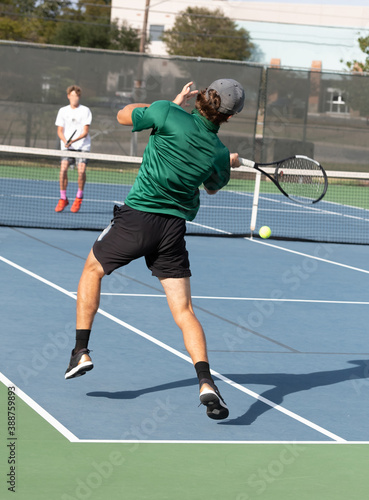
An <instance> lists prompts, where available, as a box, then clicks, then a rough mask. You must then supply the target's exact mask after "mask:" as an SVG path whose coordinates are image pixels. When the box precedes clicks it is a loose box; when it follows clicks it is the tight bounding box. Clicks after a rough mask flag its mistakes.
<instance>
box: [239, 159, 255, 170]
mask: <svg viewBox="0 0 369 500" xmlns="http://www.w3.org/2000/svg"><path fill="white" fill-rule="evenodd" d="M238 161H239V162H240V163H241V165H243V166H244V167H250V168H254V166H255V162H254V161H251V160H246V158H240V157H239V158H238Z"/></svg>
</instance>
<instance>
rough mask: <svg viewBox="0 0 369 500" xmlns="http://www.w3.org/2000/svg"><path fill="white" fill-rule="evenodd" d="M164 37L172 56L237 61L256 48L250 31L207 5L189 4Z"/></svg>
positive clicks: (248, 55)
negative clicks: (251, 39)
mask: <svg viewBox="0 0 369 500" xmlns="http://www.w3.org/2000/svg"><path fill="white" fill-rule="evenodd" d="M162 40H163V41H164V42H165V44H166V47H167V51H168V53H169V54H170V55H182V56H192V57H207V58H215V59H231V60H237V61H244V60H247V59H248V58H249V57H250V56H251V52H252V49H253V47H254V46H253V44H252V43H251V41H250V36H249V33H248V32H247V31H246V30H245V29H243V28H237V26H236V23H235V22H234V21H232V20H231V19H230V18H229V17H226V16H225V15H224V13H223V12H222V11H221V10H220V9H216V10H214V11H211V10H209V9H206V8H203V7H188V8H187V9H186V10H185V11H184V12H180V13H179V14H178V16H177V17H176V20H175V23H174V26H173V28H172V29H171V30H167V31H165V32H164V34H163V36H162Z"/></svg>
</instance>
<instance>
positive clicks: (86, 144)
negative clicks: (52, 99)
mask: <svg viewBox="0 0 369 500" xmlns="http://www.w3.org/2000/svg"><path fill="white" fill-rule="evenodd" d="M91 121H92V114H91V111H90V110H89V108H88V107H87V106H83V105H82V104H80V105H79V106H78V108H74V109H73V108H71V106H70V105H68V106H64V107H63V108H60V109H59V111H58V115H57V117H56V121H55V125H56V126H57V127H63V128H64V136H65V138H66V139H67V140H68V139H69V138H70V136H71V135H72V134H73V132H74V131H75V130H76V133H75V134H74V138H76V137H78V136H79V135H80V134H81V133H82V131H83V127H84V125H91ZM60 148H61V149H62V150H66V149H68V148H66V147H65V146H64V143H63V141H60ZM90 148H91V137H90V134H87V136H86V137H84V138H83V139H80V140H79V141H77V142H73V144H72V145H71V147H70V148H69V149H72V150H73V149H74V150H76V149H79V150H81V151H90Z"/></svg>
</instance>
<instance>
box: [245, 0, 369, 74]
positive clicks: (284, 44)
mask: <svg viewBox="0 0 369 500" xmlns="http://www.w3.org/2000/svg"><path fill="white" fill-rule="evenodd" d="M241 1H243V2H245V3H247V2H248V1H250V2H259V3H289V4H294V5H296V4H315V5H332V6H334V5H343V6H363V7H368V6H369V0H305V1H304V0H302V1H301V0H241ZM238 24H239V25H240V26H242V27H244V28H245V29H247V30H248V31H249V33H250V35H251V38H252V41H253V42H254V43H255V44H256V45H257V47H258V49H259V50H258V59H257V61H258V62H262V63H264V64H268V63H270V61H271V59H272V58H273V59H280V60H281V64H282V66H291V67H297V68H306V69H308V68H310V67H311V63H312V61H315V60H318V61H322V69H323V70H326V71H328V70H332V71H345V70H347V67H346V65H345V62H347V61H353V60H358V61H361V62H364V61H365V54H364V53H363V52H362V51H361V50H360V48H359V44H358V38H359V36H368V35H369V19H368V23H367V26H368V28H367V29H366V30H361V31H360V30H359V28H354V27H329V26H309V25H303V24H301V25H292V24H279V23H262V22H254V21H244V22H242V23H238Z"/></svg>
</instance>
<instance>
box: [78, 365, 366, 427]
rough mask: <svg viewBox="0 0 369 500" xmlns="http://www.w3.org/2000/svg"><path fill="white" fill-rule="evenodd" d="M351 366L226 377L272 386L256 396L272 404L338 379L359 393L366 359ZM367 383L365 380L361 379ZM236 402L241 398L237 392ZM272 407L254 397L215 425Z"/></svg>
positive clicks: (125, 394) (249, 418)
mask: <svg viewBox="0 0 369 500" xmlns="http://www.w3.org/2000/svg"><path fill="white" fill-rule="evenodd" d="M349 363H350V364H352V365H355V366H354V367H350V368H345V369H342V370H329V371H323V372H314V373H304V374H294V373H258V374H253V373H250V374H245V375H240V374H227V375H226V377H227V378H229V379H231V380H233V381H234V382H236V383H238V384H240V385H244V386H245V387H248V386H255V385H262V386H272V387H271V388H270V389H267V390H266V391H264V392H263V393H262V394H260V396H262V397H263V398H265V399H267V400H268V401H271V402H272V403H273V404H276V405H281V404H282V403H283V401H284V398H285V397H286V396H287V395H289V394H293V393H296V392H303V391H308V390H310V389H313V388H314V387H321V386H328V385H334V384H339V383H341V382H347V381H351V383H352V390H353V391H356V392H357V393H359V392H360V391H361V389H362V386H363V383H364V382H363V380H365V379H369V360H354V361H349ZM365 384H369V382H365ZM197 385H198V380H197V378H190V379H184V380H177V381H174V382H169V383H167V384H161V385H156V386H152V387H146V388H144V389H139V390H133V391H118V392H107V391H99V392H98V391H96V392H89V393H87V396H91V397H100V398H109V399H134V398H137V397H139V396H142V395H143V394H149V393H154V392H161V391H167V390H171V389H178V388H181V387H189V386H197ZM226 389H227V387H226V386H224V385H223V387H222V395H223V396H224V398H225V400H226V401H227V397H226V392H227V390H226ZM239 401H240V402H241V401H242V398H241V393H240V398H239ZM271 409H272V406H271V405H269V404H267V403H264V402H263V401H261V400H256V402H255V403H253V404H252V405H251V406H250V407H249V408H248V409H247V411H246V412H245V413H244V414H243V415H241V416H239V417H237V418H234V419H232V418H231V419H227V420H224V421H222V422H219V424H222V425H251V424H252V423H253V422H255V420H256V419H257V418H259V417H260V416H261V415H263V414H264V413H266V412H267V411H269V410H271ZM233 411H235V408H230V412H231V414H232V412H233Z"/></svg>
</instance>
